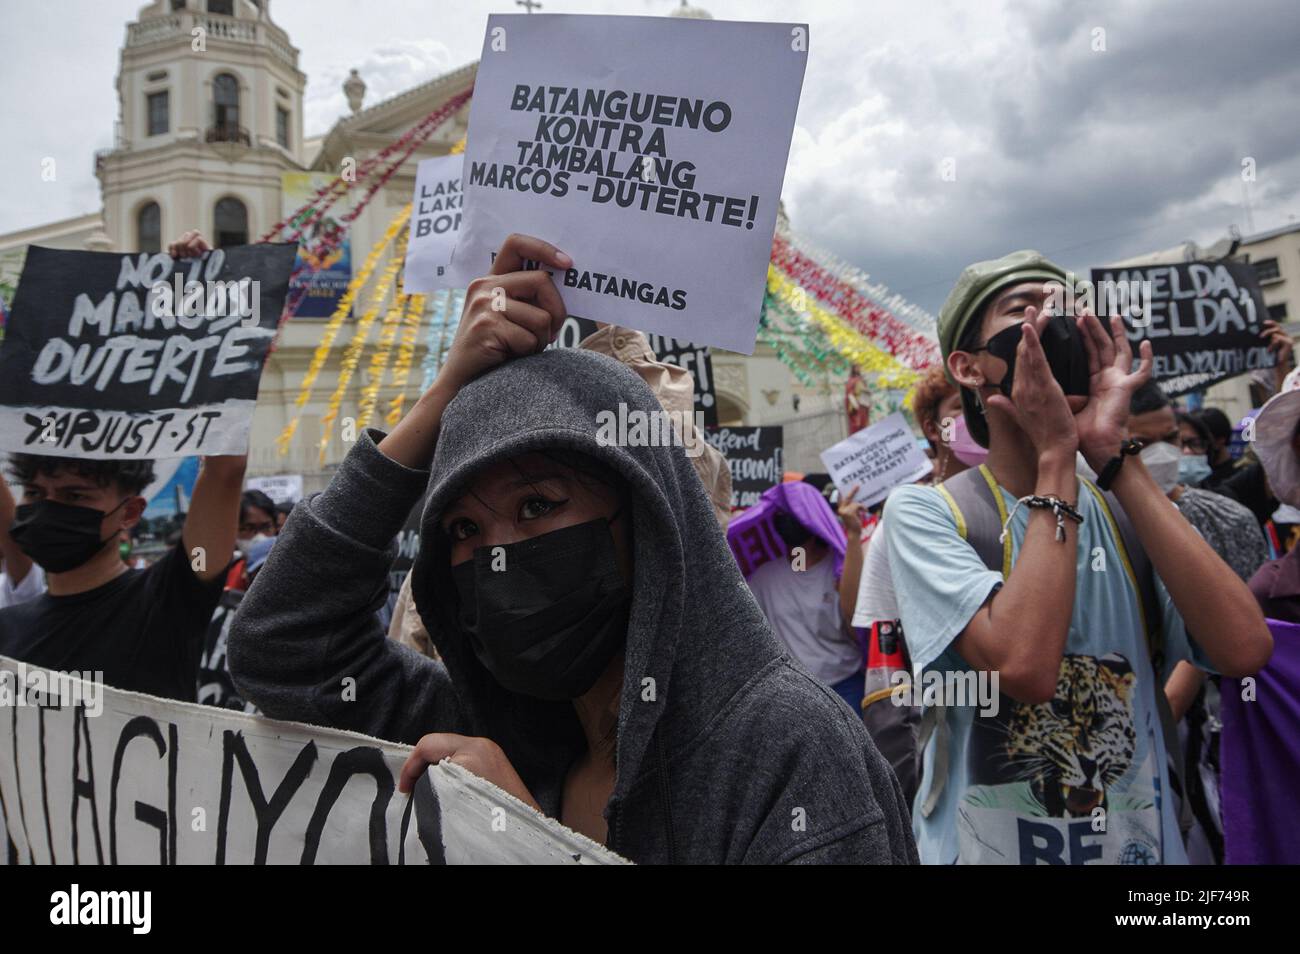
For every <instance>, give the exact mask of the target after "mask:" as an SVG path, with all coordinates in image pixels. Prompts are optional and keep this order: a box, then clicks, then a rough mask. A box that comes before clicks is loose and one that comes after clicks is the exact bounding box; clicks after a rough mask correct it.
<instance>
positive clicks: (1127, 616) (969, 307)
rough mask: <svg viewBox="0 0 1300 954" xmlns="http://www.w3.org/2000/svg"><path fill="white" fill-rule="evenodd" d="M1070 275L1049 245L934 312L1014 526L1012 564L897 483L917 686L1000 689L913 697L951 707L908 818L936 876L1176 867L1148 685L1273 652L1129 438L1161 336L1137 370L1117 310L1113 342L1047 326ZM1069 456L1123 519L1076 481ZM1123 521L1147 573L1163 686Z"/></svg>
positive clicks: (1251, 611)
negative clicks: (948, 870)
mask: <svg viewBox="0 0 1300 954" xmlns="http://www.w3.org/2000/svg"><path fill="white" fill-rule="evenodd" d="M1066 280H1067V277H1066V274H1065V272H1064V271H1063V270H1062V269H1061V268H1059V267H1058V266H1056V265H1054V264H1053V263H1051V262H1049V261H1048V260H1047V259H1045V258H1043V257H1042V256H1041V255H1039V254H1038V253H1036V252H1029V251H1025V252H1016V253H1012V254H1011V255H1008V256H1006V257H1004V258H1002V259H998V260H995V261H991V262H980V263H977V264H975V265H972V266H970V267H969V268H967V269H966V270H965V271H964V272H963V274H962V276H961V278H960V279H959V280H958V283H957V285H956V287H955V288H954V290H953V292H952V294H951V295H950V296H949V298H948V301H947V302H946V303H945V305H944V307H943V310H942V311H941V313H940V318H939V337H940V346H941V351H942V354H943V358H944V361H945V363H946V367H947V370H948V373H949V375H950V377H952V379H953V380H954V381H955V382H956V383H957V384H958V385H959V386H960V387H961V389H962V392H961V393H962V404H963V414H964V416H965V419H966V424H967V427H968V429H969V431H970V432H971V434H972V435H973V436H974V437H975V439H976V440H977V441H978V442H979V443H980V444H981V445H983V446H987V447H988V449H989V455H988V459H987V462H986V463H985V464H984V465H983V466H982V467H981V468H979V470H978V472H971V474H968V475H966V477H973V478H975V479H982V480H985V481H987V482H988V486H989V488H990V489H991V492H992V493H993V494H995V495H996V496H995V497H994V500H995V501H999V512H1000V513H1004V514H1005V517H1004V518H1003V519H1004V523H1003V530H1004V531H1005V536H1004V537H1003V538H1002V539H1003V540H1004V541H1006V542H1005V546H1006V547H1007V551H1006V554H1007V555H1006V557H1005V558H1004V565H1003V568H1002V569H1007V568H1009V572H1006V573H1005V575H1004V573H1003V572H1002V571H1000V570H999V569H993V568H991V567H990V566H988V565H987V564H986V563H985V560H984V559H982V558H981V556H980V555H979V554H978V553H977V551H976V549H975V547H974V546H973V545H972V544H971V543H970V542H968V541H967V539H966V538H965V537H966V533H967V531H968V528H967V527H966V524H965V521H964V518H963V517H962V516H961V513H960V509H959V508H958V507H957V506H956V504H955V502H954V499H953V495H952V494H950V493H948V491H947V490H946V489H945V486H944V485H940V486H938V487H922V486H906V487H901V488H899V489H898V490H896V491H894V493H893V494H891V496H890V498H889V501H888V503H887V505H886V508H885V513H886V515H887V516H888V519H887V520H886V521H885V524H884V526H885V532H886V534H887V537H888V544H889V558H890V570H891V573H892V575H893V579H894V584H895V588H896V592H897V599H898V607H899V612H900V616H901V619H902V622H903V629H904V631H905V632H906V633H907V639H908V646H909V649H910V650H911V653H912V660H913V667H914V674H913V676H914V681H915V683H916V684H917V685H919V686H921V687H925V686H926V685H927V682H926V679H925V678H923V677H927V676H931V675H932V674H940V675H942V676H944V677H951V676H953V675H954V674H958V675H964V674H971V675H973V676H978V677H982V678H984V679H985V680H990V679H991V677H993V676H996V680H997V681H996V686H997V689H998V690H999V694H998V695H997V704H996V705H993V706H987V707H986V706H981V705H977V704H972V700H969V699H965V700H962V699H948V698H938V699H936V698H933V697H929V696H926V697H924V698H922V700H921V701H922V702H924V703H925V705H927V707H930V708H935V706H934V704H935V703H940V704H941V706H940V707H939V708H935V712H934V713H932V714H931V718H932V720H933V721H934V722H935V723H936V724H937V725H938V726H939V731H934V732H931V733H929V736H928V742H927V745H926V749H925V753H924V779H923V781H922V784H921V788H920V791H919V792H918V794H917V798H916V804H915V807H914V811H913V826H914V833H915V835H916V840H917V845H918V848H919V850H920V854H921V859H922V861H923V862H926V863H930V864H951V863H1008V864H1042V863H1047V864H1086V863H1094V864H1095V863H1133V864H1161V863H1182V862H1185V860H1186V855H1185V852H1184V849H1183V845H1182V842H1181V837H1180V834H1179V827H1178V823H1177V811H1176V809H1177V806H1176V803H1175V801H1174V799H1173V798H1172V797H1171V789H1170V778H1169V771H1168V759H1167V755H1166V752H1165V747H1164V739H1163V736H1162V732H1161V721H1160V716H1159V711H1158V710H1159V706H1158V699H1157V693H1159V692H1161V691H1162V690H1161V686H1162V685H1163V682H1164V679H1165V677H1166V676H1167V675H1168V671H1169V670H1170V669H1172V667H1173V666H1174V664H1175V663H1176V662H1177V661H1178V660H1180V659H1192V660H1194V661H1196V662H1197V663H1198V664H1200V665H1202V666H1204V667H1205V668H1210V669H1213V670H1215V671H1218V672H1220V673H1223V674H1225V675H1233V676H1244V675H1249V674H1251V673H1254V672H1256V671H1257V670H1258V669H1259V668H1260V667H1262V666H1263V665H1264V664H1265V663H1266V662H1267V660H1268V658H1269V655H1270V654H1271V651H1272V640H1271V637H1270V636H1269V632H1268V629H1267V627H1266V626H1265V624H1264V618H1263V616H1262V614H1261V613H1260V612H1259V610H1258V608H1257V607H1256V606H1255V605H1254V600H1253V598H1252V596H1251V594H1250V591H1249V589H1248V588H1247V587H1246V585H1245V584H1244V583H1243V582H1242V581H1241V580H1240V579H1239V578H1238V577H1237V576H1236V574H1234V573H1233V572H1232V571H1231V570H1230V569H1229V568H1228V567H1227V566H1226V565H1225V564H1224V563H1223V561H1222V560H1221V559H1220V558H1219V557H1218V555H1217V554H1215V552H1214V551H1213V550H1212V549H1211V548H1210V547H1209V546H1208V545H1207V544H1206V543H1205V541H1204V540H1203V539H1201V537H1200V536H1199V535H1198V534H1197V533H1196V531H1195V530H1194V529H1193V528H1192V527H1191V525H1190V524H1189V523H1188V522H1187V521H1186V520H1185V519H1184V518H1183V517H1182V516H1181V514H1180V513H1179V512H1178V510H1177V508H1176V507H1174V506H1173V505H1172V504H1171V503H1170V502H1169V499H1168V498H1167V497H1166V496H1165V494H1164V493H1163V492H1162V491H1161V490H1160V488H1159V486H1157V484H1156V482H1155V481H1154V480H1153V479H1152V477H1151V475H1150V474H1149V473H1148V472H1147V470H1146V468H1145V466H1144V464H1143V462H1142V460H1141V459H1140V458H1139V457H1138V456H1136V451H1137V449H1138V447H1137V446H1136V445H1135V444H1133V443H1130V442H1129V434H1128V427H1127V425H1128V417H1129V402H1130V397H1131V395H1132V393H1133V391H1134V390H1135V389H1136V388H1138V387H1139V386H1141V385H1142V384H1143V383H1144V382H1145V381H1146V380H1147V379H1148V377H1149V376H1150V370H1151V350H1150V344H1149V343H1147V342H1143V344H1142V346H1141V352H1140V354H1141V360H1140V362H1139V364H1138V366H1137V368H1136V370H1134V369H1133V357H1132V350H1131V347H1130V345H1129V342H1128V338H1127V337H1126V335H1125V333H1124V326H1123V324H1122V322H1121V321H1120V320H1119V319H1118V318H1116V319H1112V321H1111V323H1110V329H1109V331H1107V329H1106V328H1105V327H1104V326H1103V324H1102V323H1101V322H1100V321H1099V320H1098V319H1097V318H1096V317H1095V316H1094V315H1092V314H1090V313H1086V312H1085V313H1084V314H1082V315H1079V316H1076V317H1065V316H1056V315H1052V314H1049V313H1048V312H1047V311H1046V310H1045V305H1048V304H1049V302H1050V300H1051V299H1052V297H1053V294H1052V293H1053V284H1052V283H1061V284H1063V283H1064V282H1065V281H1066ZM1053 323H1055V324H1053ZM1063 385H1064V386H1063ZM1067 388H1068V391H1069V393H1067V390H1066V389H1067ZM1077 453H1082V455H1083V457H1084V459H1085V460H1086V462H1087V463H1088V465H1089V466H1090V467H1091V468H1092V469H1093V470H1094V471H1095V472H1096V473H1097V474H1098V475H1099V477H1098V483H1099V484H1103V485H1105V487H1104V488H1103V489H1109V490H1110V491H1111V492H1112V493H1113V495H1114V498H1113V499H1114V501H1116V502H1117V505H1118V506H1116V505H1115V504H1114V503H1112V504H1107V502H1106V500H1105V498H1103V496H1102V494H1101V493H1100V491H1098V489H1097V488H1096V487H1095V486H1093V485H1092V484H1091V483H1089V482H1087V481H1085V480H1082V479H1080V478H1078V477H1077V476H1076V473H1075V462H1076V454H1077ZM963 479H965V478H963ZM1112 507H1114V508H1115V509H1121V508H1122V512H1121V513H1119V514H1118V515H1117V514H1116V513H1114V512H1113V511H1112ZM1117 517H1118V518H1124V517H1126V519H1127V522H1128V524H1131V526H1132V528H1133V531H1134V532H1135V533H1136V537H1137V540H1138V541H1139V542H1140V545H1141V547H1142V548H1143V550H1144V551H1145V554H1146V557H1147V559H1148V560H1149V562H1150V566H1151V568H1152V570H1153V571H1154V576H1155V581H1154V594H1155V595H1154V599H1155V602H1156V603H1157V604H1158V613H1159V619H1158V620H1153V621H1152V622H1153V624H1154V625H1153V626H1152V630H1154V631H1156V632H1158V634H1159V636H1160V638H1161V639H1162V640H1163V647H1164V651H1163V653H1162V654H1161V657H1162V659H1161V666H1162V668H1163V669H1164V671H1163V672H1160V673H1155V672H1153V671H1152V670H1153V665H1152V657H1151V655H1150V653H1149V647H1148V643H1147V632H1146V628H1145V627H1144V608H1143V599H1142V596H1141V594H1140V592H1139V586H1138V583H1137V580H1136V577H1135V575H1134V573H1133V571H1132V565H1133V562H1134V561H1132V560H1130V558H1129V555H1128V554H1127V552H1126V550H1125V547H1124V544H1123V540H1122V534H1121V531H1120V530H1119V524H1118V522H1117ZM1184 619H1186V620H1190V621H1192V626H1193V629H1194V631H1195V640H1193V639H1192V638H1191V637H1190V636H1189V634H1188V632H1187V628H1186V627H1185V626H1184V623H1183V620H1184ZM956 684H957V680H954V679H952V678H948V679H947V681H946V682H945V683H943V685H947V686H953V685H956ZM941 695H942V694H941Z"/></svg>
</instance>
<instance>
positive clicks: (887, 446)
mask: <svg viewBox="0 0 1300 954" xmlns="http://www.w3.org/2000/svg"><path fill="white" fill-rule="evenodd" d="M821 458H822V463H823V464H825V465H826V472H827V473H828V474H830V475H831V479H832V480H834V481H835V486H836V487H838V488H839V491H840V493H841V494H847V493H848V492H849V489H850V488H851V487H852V486H853V485H854V484H857V485H858V495H857V497H855V498H854V499H855V500H857V501H858V502H859V503H861V504H863V505H865V506H867V507H870V506H871V505H872V504H876V503H879V502H880V501H882V500H884V499H885V497H886V496H888V495H889V492H890V491H891V490H893V489H894V488H895V487H898V486H899V485H901V484H910V483H912V482H913V481H916V480H920V479H921V478H922V477H924V476H925V475H926V474H928V473H929V472H930V459H929V458H928V457H926V456H925V452H924V451H923V450H921V448H920V446H919V445H918V444H917V442H916V438H915V437H914V436H913V435H912V429H911V428H910V427H908V426H907V421H906V419H905V418H904V417H903V415H902V412H900V411H896V412H895V413H893V414H891V415H889V417H887V418H885V419H884V420H882V421H877V422H876V423H875V424H872V425H871V426H870V427H864V428H863V429H862V430H860V431H858V432H857V433H855V434H850V435H849V436H848V437H846V438H845V439H844V440H842V441H840V442H839V443H838V444H836V445H835V446H834V447H831V448H830V449H828V450H824V451H822V454H821Z"/></svg>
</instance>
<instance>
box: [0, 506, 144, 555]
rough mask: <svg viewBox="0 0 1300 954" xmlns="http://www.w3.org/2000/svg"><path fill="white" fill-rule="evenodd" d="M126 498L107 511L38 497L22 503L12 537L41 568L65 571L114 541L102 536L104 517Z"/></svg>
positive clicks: (11, 528)
mask: <svg viewBox="0 0 1300 954" xmlns="http://www.w3.org/2000/svg"><path fill="white" fill-rule="evenodd" d="M130 499H131V498H129V497H128V498H126V500H123V501H122V503H120V504H118V505H117V506H116V507H114V508H113V509H112V510H110V511H108V513H105V512H104V511H102V510H96V509H95V508H94V507H78V506H75V505H73V504H65V503H59V502H58V501H55V500H38V501H37V502H36V503H30V504H22V505H20V506H19V507H18V509H17V510H16V511H15V513H16V519H15V520H14V522H13V526H12V527H10V529H9V536H11V537H13V540H14V543H16V544H18V547H19V549H20V550H22V551H23V553H26V554H27V555H28V556H29V557H31V558H32V560H34V561H35V562H36V563H37V564H39V565H40V567H41V569H43V570H45V571H46V572H48V573H66V572H67V571H69V570H75V569H76V568H77V567H79V566H81V565H82V564H83V563H86V562H87V561H88V560H90V558H91V557H93V556H94V555H95V554H96V553H98V552H99V551H100V550H102V549H103V547H104V544H106V543H107V542H108V540H111V539H112V537H111V536H110V537H109V538H108V539H107V540H101V539H100V538H99V527H100V524H102V523H103V520H104V518H105V517H107V516H108V515H109V514H111V513H115V512H116V511H117V510H118V509H119V508H120V507H121V506H122V504H124V503H126V501H127V500H130Z"/></svg>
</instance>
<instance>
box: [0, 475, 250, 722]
mask: <svg viewBox="0 0 1300 954" xmlns="http://www.w3.org/2000/svg"><path fill="white" fill-rule="evenodd" d="M246 463H247V458H246V457H243V456H238V457H208V458H205V460H204V462H203V467H202V469H201V471H200V473H199V476H198V479H197V481H196V482H195V484H194V494H193V497H192V499H191V504H190V511H189V514H188V516H187V517H186V519H185V526H184V528H183V529H182V531H181V540H180V542H179V543H178V544H177V545H176V546H175V547H173V548H172V549H171V550H170V551H169V552H167V553H166V554H164V555H163V556H162V557H161V558H160V559H159V560H158V561H157V562H155V563H154V564H153V565H152V566H150V567H148V568H147V569H144V570H132V569H129V568H128V567H127V566H126V565H125V564H124V563H123V562H122V559H121V557H120V556H119V555H118V539H119V536H120V534H121V532H122V531H123V530H127V531H129V530H130V529H131V528H132V527H134V526H135V525H136V524H137V523H138V522H139V521H140V517H141V515H142V514H143V513H144V508H145V499H144V498H143V497H142V496H140V494H141V492H142V491H143V490H144V489H145V487H147V486H148V485H149V483H150V481H151V480H152V479H153V463H152V462H151V461H121V460H108V461H101V460H80V459H76V458H65V457H45V456H40V455H34V454H14V455H13V456H12V457H11V459H10V470H11V472H12V473H13V475H14V476H15V477H16V478H17V479H18V480H19V481H20V482H21V483H22V485H23V497H22V502H21V504H20V505H19V507H18V509H17V519H15V520H14V523H13V526H12V528H11V529H10V535H11V536H12V537H13V540H14V542H15V543H17V545H18V546H19V547H21V548H22V550H23V552H24V553H26V554H27V555H28V556H30V557H31V559H32V560H34V561H35V562H36V563H38V564H39V565H40V566H41V567H42V568H43V569H44V570H45V573H46V579H47V583H48V587H49V589H48V592H46V593H45V594H44V595H42V596H40V597H38V598H36V599H34V600H30V601H28V602H25V603H21V604H19V605H17V606H11V607H8V608H7V609H3V610H0V655H5V656H10V657H12V658H15V659H20V660H22V661H24V662H27V663H31V664H34V665H38V666H44V667H46V668H48V669H54V670H81V671H84V670H91V671H95V670H98V671H101V672H102V673H103V675H104V682H105V683H106V684H108V685H110V686H112V687H114V688H116V689H129V690H133V691H136V692H145V693H149V694H150V695H155V696H162V697H165V698H171V699H182V700H187V701H193V700H194V699H195V696H196V685H197V676H198V664H199V652H200V649H201V647H202V642H203V634H204V630H205V629H206V627H207V624H208V620H210V619H211V618H212V612H213V610H214V609H215V608H216V605H217V601H218V600H219V599H220V597H221V585H222V580H223V577H224V573H225V570H226V567H227V566H228V565H229V563H230V558H231V554H232V552H233V550H234V544H235V532H236V529H235V528H236V524H237V523H238V517H239V494H240V490H241V489H242V486H243V481H244V468H245V465H246Z"/></svg>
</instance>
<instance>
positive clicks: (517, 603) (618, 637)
mask: <svg viewBox="0 0 1300 954" xmlns="http://www.w3.org/2000/svg"><path fill="white" fill-rule="evenodd" d="M616 518H617V514H616V515H615V517H614V518H611V519H610V520H605V519H604V518H599V519H596V520H591V521H588V522H587V523H580V524H577V525H575V526H572V527H565V528H564V529H562V530H554V531H552V532H550V533H544V534H542V535H541V536H537V537H533V538H532V539H531V540H523V541H520V542H519V543H511V544H506V545H504V546H502V547H499V548H498V547H479V548H478V549H477V550H475V551H474V558H473V559H472V560H467V561H466V562H464V563H461V564H459V565H458V566H453V567H452V568H451V575H452V579H453V580H454V581H455V584H456V590H457V593H458V594H459V595H460V613H459V617H458V619H459V622H460V627H461V629H462V630H463V631H464V633H465V635H466V636H467V637H468V638H469V642H470V645H471V646H472V647H473V649H474V655H476V656H477V657H478V659H479V662H481V663H482V664H483V666H484V668H486V669H487V671H488V672H490V673H491V674H492V676H493V677H494V678H495V679H496V681H497V682H499V683H500V684H501V685H502V686H503V687H505V688H506V689H509V690H510V691H512V692H518V693H520V694H522V695H525V696H532V697H534V698H537V699H548V700H561V699H576V698H578V697H579V696H581V695H582V694H583V693H585V692H586V691H587V690H588V689H590V688H591V687H592V686H593V685H595V683H596V680H597V678H599V676H600V674H601V673H602V672H604V671H605V667H606V666H608V665H609V661H610V660H611V659H613V658H614V654H615V653H617V652H618V651H619V649H620V648H622V647H623V645H624V644H625V643H626V641H627V622H628V614H629V611H630V609H631V602H632V600H631V593H630V592H629V591H628V588H627V585H626V584H625V583H624V582H623V574H622V573H621V572H620V570H619V568H618V561H617V559H616V558H615V555H614V538H613V537H612V536H611V535H610V532H609V524H610V523H612V522H613V520H614V519H616ZM494 552H495V553H496V554H497V555H496V556H494V555H493V554H494ZM494 564H495V565H496V567H497V568H498V569H493V565H494Z"/></svg>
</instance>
